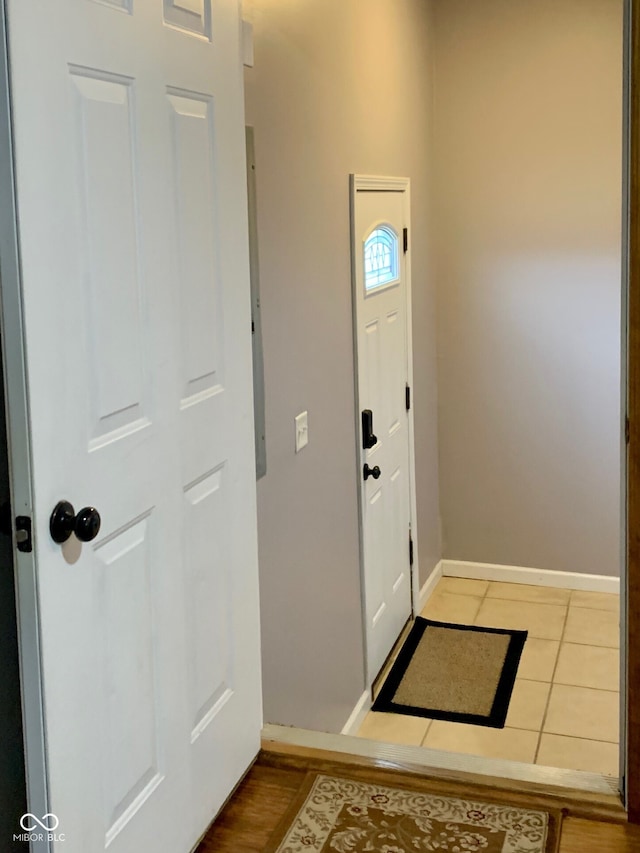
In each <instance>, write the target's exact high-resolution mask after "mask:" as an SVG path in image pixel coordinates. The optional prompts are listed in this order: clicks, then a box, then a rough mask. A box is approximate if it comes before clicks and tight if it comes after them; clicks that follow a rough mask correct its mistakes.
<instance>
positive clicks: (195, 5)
mask: <svg viewBox="0 0 640 853" xmlns="http://www.w3.org/2000/svg"><path fill="white" fill-rule="evenodd" d="M164 20H165V22H166V23H167V24H169V26H172V27H176V28H177V29H179V30H183V31H184V32H185V33H189V34H191V35H195V36H199V37H200V38H205V39H208V40H211V35H212V34H211V0H164Z"/></svg>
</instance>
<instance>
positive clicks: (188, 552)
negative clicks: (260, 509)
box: [184, 466, 234, 743]
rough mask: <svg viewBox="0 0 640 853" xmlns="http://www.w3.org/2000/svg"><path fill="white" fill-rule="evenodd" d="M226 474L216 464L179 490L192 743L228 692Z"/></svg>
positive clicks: (230, 690) (230, 645)
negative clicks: (181, 492)
mask: <svg viewBox="0 0 640 853" xmlns="http://www.w3.org/2000/svg"><path fill="white" fill-rule="evenodd" d="M227 479H228V471H227V470H226V469H225V467H224V466H221V467H220V468H218V469H216V470H215V471H211V472H209V473H208V474H206V475H204V476H203V477H201V478H200V479H198V480H197V481H196V482H195V483H192V484H190V485H189V486H188V487H187V488H186V489H185V492H184V497H185V556H186V561H185V562H186V576H187V580H188V583H187V589H188V605H187V606H188V613H187V623H188V628H189V642H188V649H189V715H190V732H191V742H192V743H194V742H195V741H196V740H197V739H198V738H199V737H200V736H201V735H202V734H203V732H205V731H206V729H207V727H208V726H209V725H211V723H212V722H213V721H214V720H215V717H216V716H217V714H218V713H219V712H220V711H221V710H222V708H223V707H224V705H225V704H226V703H227V702H228V701H229V700H230V699H231V697H232V696H233V645H234V644H233V639H232V636H231V629H232V624H233V619H232V605H233V602H232V599H231V586H230V579H229V577H228V571H229V565H230V562H231V561H230V554H229V553H228V540H227V537H226V536H225V532H226V530H227V529H228V526H229V519H228V508H229V503H228V496H227V488H226V484H227Z"/></svg>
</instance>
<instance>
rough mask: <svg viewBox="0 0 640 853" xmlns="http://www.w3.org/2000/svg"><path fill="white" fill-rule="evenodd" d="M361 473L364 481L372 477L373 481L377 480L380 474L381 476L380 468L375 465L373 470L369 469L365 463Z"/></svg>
mask: <svg viewBox="0 0 640 853" xmlns="http://www.w3.org/2000/svg"><path fill="white" fill-rule="evenodd" d="M362 473H363V476H364V478H365V480H368V479H369V477H373V479H374V480H379V479H380V474H382V471H381V470H380V468H379V467H378V466H377V465H375V466H374V467H373V468H369V466H368V465H367V464H366V463H365V466H364V468H363V469H362Z"/></svg>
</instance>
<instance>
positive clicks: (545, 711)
mask: <svg viewBox="0 0 640 853" xmlns="http://www.w3.org/2000/svg"><path fill="white" fill-rule="evenodd" d="M570 607H571V595H569V600H568V601H567V605H566V612H565V615H564V622H563V624H562V633H561V634H560V642H559V644H558V654H557V655H556V662H555V664H554V665H553V672H552V673H551V681H550V682H549V694H548V696H547V702H546V705H545V708H544V714H543V715H542V722H541V723H540V731H539V732H538V744H537V746H536V751H535V754H534V756H533V761H532V762H531V763H532V764H537V762H538V755H539V754H540V744H541V743H542V733H543V731H544V724H545V723H546V722H547V714H548V713H549V704H550V703H551V693H552V692H553V684H554V678H555V677H556V670H557V669H558V661H559V660H560V650H561V649H562V643H563V642H564V635H565V633H566V630H567V622H568V621H569V608H570Z"/></svg>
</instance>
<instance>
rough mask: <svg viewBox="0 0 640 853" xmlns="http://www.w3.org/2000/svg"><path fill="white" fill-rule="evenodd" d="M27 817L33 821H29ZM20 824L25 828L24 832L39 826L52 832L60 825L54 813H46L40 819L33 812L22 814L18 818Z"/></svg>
mask: <svg viewBox="0 0 640 853" xmlns="http://www.w3.org/2000/svg"><path fill="white" fill-rule="evenodd" d="M29 818H31V820H32V821H34V823H29ZM20 826H21V827H22V828H23V829H24V830H25V832H33V831H34V829H37V828H38V827H39V826H40V827H42V829H46V830H47V832H53V831H54V830H56V829H57V828H58V827H59V826H60V821H59V820H58V818H57V817H56V816H55V815H54V814H46V815H44V816H43V817H42V820H40V818H39V817H36V816H35V815H34V814H30V813H29V812H27V814H23V815H22V817H21V818H20Z"/></svg>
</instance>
